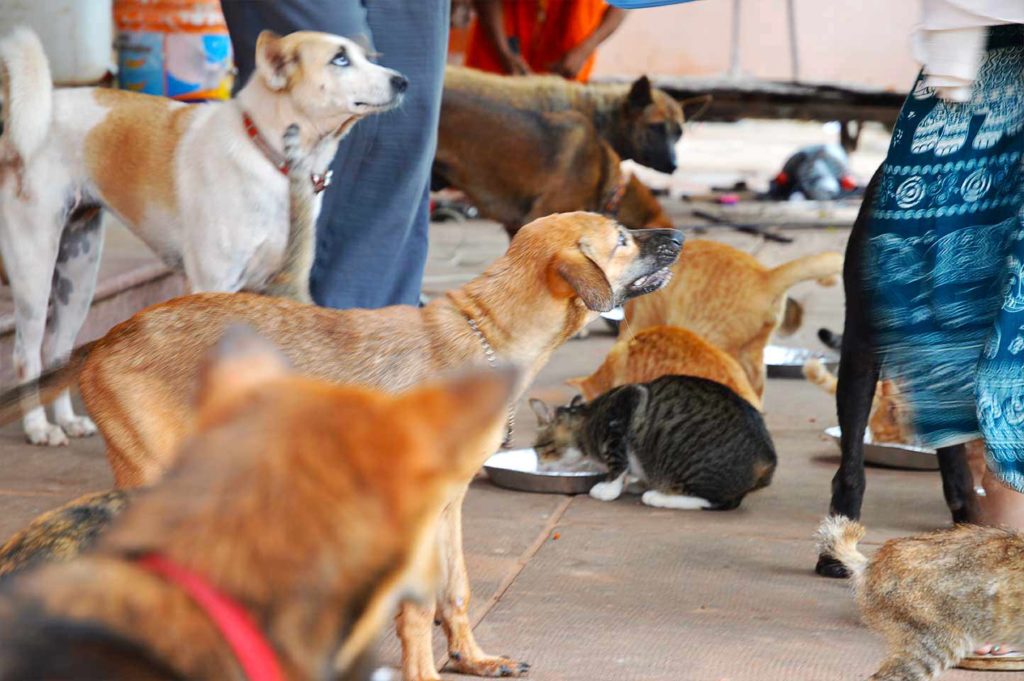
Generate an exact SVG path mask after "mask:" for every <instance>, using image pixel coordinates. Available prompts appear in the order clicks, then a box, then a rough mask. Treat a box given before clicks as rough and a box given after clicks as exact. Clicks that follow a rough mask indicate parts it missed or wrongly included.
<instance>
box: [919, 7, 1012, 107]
mask: <svg viewBox="0 0 1024 681" xmlns="http://www.w3.org/2000/svg"><path fill="white" fill-rule="evenodd" d="M921 4H922V15H921V25H920V26H919V27H918V29H917V30H916V31H915V32H914V36H913V50H914V58H915V59H917V60H918V61H919V62H921V65H922V66H923V67H924V73H925V85H927V86H929V87H932V88H935V92H936V94H937V95H938V96H939V97H942V98H943V99H949V100H952V101H957V102H965V101H967V100H969V99H970V98H971V87H972V86H973V84H974V79H975V78H976V77H977V75H978V68H979V67H980V66H981V60H982V58H983V57H984V56H985V41H986V39H987V37H988V31H987V28H988V27H989V26H998V25H1001V24H1024V0H922V3H921Z"/></svg>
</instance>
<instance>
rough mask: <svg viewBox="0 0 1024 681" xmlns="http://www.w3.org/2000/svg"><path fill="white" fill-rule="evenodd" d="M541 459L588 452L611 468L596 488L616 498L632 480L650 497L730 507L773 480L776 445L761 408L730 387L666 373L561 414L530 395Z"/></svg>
mask: <svg viewBox="0 0 1024 681" xmlns="http://www.w3.org/2000/svg"><path fill="white" fill-rule="evenodd" d="M530 406H531V407H532V408H533V410H534V413H535V414H536V415H537V419H538V421H539V426H540V429H539V432H538V434H537V441H536V444H535V445H534V447H535V448H536V450H537V455H538V457H539V459H540V461H541V463H542V465H543V466H545V467H547V468H563V469H564V468H566V467H573V466H575V465H576V464H578V463H579V462H580V461H581V460H583V459H588V460H590V461H593V462H596V463H599V464H601V465H603V466H604V467H606V468H607V469H608V477H607V480H606V481H605V482H600V483H598V484H597V485H595V486H594V488H593V489H591V490H590V496H592V497H594V498H595V499H601V500H603V501H611V500H613V499H617V498H618V497H619V495H620V494H621V493H622V489H623V487H624V486H625V484H626V483H627V482H631V481H633V480H636V481H638V482H640V483H641V484H642V485H644V486H645V487H647V488H648V489H647V491H646V492H644V494H643V497H642V499H643V503H645V504H647V505H648V506H656V507H660V508H677V509H711V510H730V509H734V508H736V507H737V506H739V505H740V502H741V501H742V500H743V497H744V496H746V495H747V494H749V493H750V492H753V491H754V490H758V489H761V488H762V487H767V486H768V485H769V484H770V483H771V480H772V474H773V473H774V471H775V464H776V456H775V446H774V445H773V444H772V439H771V436H770V435H769V434H768V429H767V428H766V427H765V424H764V419H763V418H762V416H761V413H760V412H759V411H758V410H757V409H755V408H754V407H752V406H751V405H750V403H748V402H747V401H746V400H744V399H742V398H740V397H739V396H737V395H736V393H734V392H733V391H732V390H730V389H729V388H727V387H725V386H723V385H721V384H720V383H716V382H714V381H709V380H707V379H703V378H697V377H695V376H662V377H661V378H659V379H657V380H654V381H651V382H650V383H636V384H631V385H624V386H621V387H619V388H615V389H613V390H611V391H609V392H607V393H605V394H604V395H601V396H600V397H598V398H597V399H595V400H593V401H592V402H589V403H584V402H583V399H582V398H580V397H577V398H576V399H574V400H573V402H572V403H571V404H570V405H569V406H566V407H558V408H557V409H556V410H555V411H554V413H553V414H552V413H551V410H550V409H549V408H548V406H547V405H546V404H545V403H543V402H541V401H540V400H536V399H534V400H530Z"/></svg>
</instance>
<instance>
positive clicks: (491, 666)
mask: <svg viewBox="0 0 1024 681" xmlns="http://www.w3.org/2000/svg"><path fill="white" fill-rule="evenodd" d="M448 655H449V658H450V661H449V663H448V667H449V669H450V670H451V671H454V672H458V673H460V674H468V675H470V676H486V677H488V678H519V677H520V676H526V674H527V673H528V672H529V671H530V665H529V664H527V663H526V662H516V661H515V660H513V659H511V658H508V657H504V656H502V657H478V658H468V657H466V656H465V655H462V654H460V653H457V652H452V653H449V654H448Z"/></svg>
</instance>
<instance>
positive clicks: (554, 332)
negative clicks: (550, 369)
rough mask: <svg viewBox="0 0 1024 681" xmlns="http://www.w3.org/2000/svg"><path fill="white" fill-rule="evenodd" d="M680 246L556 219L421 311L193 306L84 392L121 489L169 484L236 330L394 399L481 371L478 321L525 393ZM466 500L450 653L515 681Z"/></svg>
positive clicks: (452, 516) (449, 564)
mask: <svg viewBox="0 0 1024 681" xmlns="http://www.w3.org/2000/svg"><path fill="white" fill-rule="evenodd" d="M621 239H625V241H626V243H625V245H619V242H620V240H621ZM679 239H681V236H680V235H679V234H678V233H676V232H672V233H667V232H659V231H651V230H642V231H639V232H634V233H632V234H629V233H625V232H624V231H623V230H622V228H621V227H619V226H618V225H616V224H615V223H614V222H613V221H612V220H609V219H608V218H604V217H601V216H598V215H591V214H586V213H571V214H562V215H552V216H548V217H546V218H542V219H540V220H537V221H535V222H534V223H532V224H530V225H527V226H526V227H525V228H523V230H522V231H521V232H520V234H519V235H517V236H516V238H515V239H514V240H513V241H512V243H511V245H510V246H509V250H508V252H507V253H506V254H505V255H504V256H503V257H502V258H499V259H498V260H497V261H496V262H495V263H493V264H492V265H491V266H490V267H489V268H488V269H487V271H485V272H484V273H483V274H482V275H481V276H479V277H477V278H476V279H474V280H473V281H471V282H469V283H468V284H466V285H465V286H463V287H462V288H460V289H457V290H455V291H451V292H449V293H448V295H447V296H445V297H443V298H440V299H438V300H435V301H433V302H432V303H430V304H429V305H427V306H426V307H424V308H416V307H406V306H402V307H390V308H384V309H381V310H330V309H325V308H320V307H316V306H312V305H302V304H299V303H296V302H294V301H289V300H282V299H276V298H270V297H266V296H255V295H250V294H198V295H192V296H186V297H184V298H179V299H176V300H173V301H170V302H168V303H164V304H161V305H156V306H154V307H151V308H148V309H147V310H144V311H143V312H141V313H139V314H137V315H135V316H134V317H132V318H131V319H129V320H128V321H127V322H124V323H122V324H120V325H118V326H116V327H114V329H112V330H111V331H110V332H109V333H108V334H107V335H106V336H105V337H104V338H103V339H101V340H99V341H97V342H96V343H95V344H94V346H93V348H92V350H91V352H90V353H89V355H88V358H87V359H86V360H85V365H84V367H83V369H82V371H81V375H80V380H79V384H80V387H81V390H82V395H83V398H84V399H85V402H86V406H87V407H88V409H89V411H90V415H91V416H92V417H93V418H94V419H95V420H96V422H97V425H98V426H99V428H100V431H101V432H102V433H103V436H104V438H105V439H106V441H107V445H108V451H107V455H108V458H109V460H110V463H111V466H112V468H113V470H114V475H115V480H116V482H117V484H118V485H119V486H134V485H140V484H145V483H147V482H149V481H152V480H155V479H157V478H158V477H159V476H160V475H161V474H162V473H163V471H164V470H165V469H166V467H167V466H168V465H169V464H170V463H171V462H172V461H173V459H174V455H175V452H176V451H177V449H178V447H179V446H180V443H181V441H182V439H183V438H184V437H185V436H186V435H187V433H189V432H190V431H191V430H192V429H193V428H194V424H195V418H196V414H195V410H194V407H193V402H194V399H193V389H192V383H191V381H190V378H189V377H190V376H192V375H194V374H195V371H196V369H197V367H198V366H199V365H200V363H201V361H202V357H203V356H204V355H205V353H206V352H207V351H208V349H209V348H210V347H211V346H212V345H213V344H214V343H215V341H216V339H217V338H218V337H219V336H220V334H221V333H222V332H223V330H224V328H225V326H227V325H228V324H230V323H232V322H233V321H237V320H241V321H244V322H245V323H246V324H248V325H250V326H252V327H254V328H255V329H256V330H257V331H258V332H259V333H260V334H261V335H263V336H265V337H267V338H268V339H269V340H271V341H272V342H274V343H275V345H277V346H278V347H280V348H281V351H282V353H283V354H284V355H285V356H286V357H288V358H289V360H290V361H291V362H293V363H294V364H295V366H296V368H297V369H298V370H300V371H302V372H304V373H307V374H310V375H313V376H316V377H318V378H322V379H327V380H332V381H338V382H346V383H356V384H363V385H369V386H373V387H375V388H380V389H385V390H391V391H395V390H402V389H404V388H407V387H408V386H410V385H413V384H415V383H417V382H419V381H422V380H425V379H429V378H431V377H433V376H436V375H438V374H439V373H441V372H444V371H449V370H453V369H459V368H464V367H466V366H471V365H478V364H483V363H484V361H485V358H484V353H483V349H482V346H481V343H480V340H479V338H478V337H477V336H476V335H475V334H474V333H473V331H472V329H471V328H470V327H469V324H468V322H467V319H473V320H474V321H475V322H476V324H477V325H478V327H479V329H480V331H481V333H483V334H484V336H485V337H486V338H487V339H488V342H489V343H490V345H491V347H493V349H494V351H495V353H496V354H497V356H498V358H499V359H502V360H504V361H509V362H514V363H515V364H517V365H519V366H521V367H522V368H523V370H524V376H523V381H522V383H521V385H520V386H519V390H520V391H521V390H523V389H525V386H526V385H527V384H528V383H529V381H531V380H532V379H533V377H534V376H535V375H536V374H537V372H538V371H539V370H540V368H541V367H542V366H543V365H544V364H545V363H546V362H547V360H548V358H549V357H550V356H551V353H552V352H554V350H555V349H556V348H557V347H558V346H559V345H561V344H562V343H563V342H565V341H566V340H568V339H569V338H571V337H572V336H573V335H574V334H576V333H577V332H578V331H579V330H580V329H581V328H582V327H583V326H584V325H585V324H586V323H587V322H589V321H591V320H592V319H593V318H594V317H595V311H606V310H610V309H611V308H613V307H614V306H615V305H616V304H618V303H619V302H621V300H622V299H623V298H625V297H626V295H627V294H635V293H637V292H638V291H634V290H632V289H630V285H631V284H632V282H634V281H635V280H636V279H638V278H640V277H641V276H645V275H648V274H650V273H652V272H655V271H658V270H660V269H661V268H665V267H667V266H668V265H670V264H671V262H673V261H674V260H675V257H676V255H677V254H678V240H679ZM73 361H76V362H77V361H80V356H76V357H75V358H73ZM70 373H71V372H65V374H64V375H62V376H60V377H59V378H61V379H62V380H67V379H68V378H69V374H70ZM49 387H50V388H52V386H49ZM43 388H44V390H46V389H48V386H46V385H43ZM15 402H16V401H15ZM2 411H3V410H2V409H0V413H2ZM311 418H312V417H311ZM502 422H503V419H502V418H496V419H495V421H494V423H493V424H492V430H491V437H490V439H489V440H488V441H486V442H482V443H480V445H479V449H478V452H477V456H478V458H477V463H478V464H482V463H483V461H484V460H485V458H486V456H488V455H489V454H490V453H492V452H493V451H494V449H495V448H497V446H498V443H499V441H500V440H501V433H502V431H503V428H502V425H503V423H502ZM466 482H467V483H468V478H467V480H466ZM464 494H465V487H464V486H463V487H462V488H461V489H460V490H459V491H458V492H456V493H454V494H453V496H452V498H451V500H450V504H449V506H448V508H447V509H446V511H445V514H444V515H443V518H442V521H441V527H440V530H439V546H440V552H441V557H442V561H443V563H444V565H445V566H446V569H445V577H446V581H445V584H444V585H443V588H442V593H441V594H440V595H439V600H438V605H439V607H440V613H439V614H440V619H441V620H442V622H443V624H444V627H445V631H446V633H447V634H448V641H449V651H450V652H451V653H452V655H453V659H454V660H455V661H454V666H455V668H456V669H458V670H460V671H463V672H466V673H474V674H478V675H487V676H490V675H498V674H502V673H505V675H518V674H519V673H520V672H521V669H520V667H519V666H518V665H517V663H514V662H511V661H508V660H505V659H503V658H497V657H491V656H487V655H485V654H484V653H483V652H482V651H481V650H480V648H479V647H478V646H477V644H476V642H475V640H474V638H473V635H472V630H471V627H470V624H469V617H468V607H469V582H468V578H467V577H466V574H465V563H464V561H463V557H462V545H461V503H462V496H463V495H464ZM432 605H433V604H431V606H429V607H422V608H412V607H407V608H406V609H405V610H404V611H403V616H402V618H401V619H400V623H399V635H400V637H401V639H402V643H403V651H404V653H403V654H404V663H403V668H404V671H405V675H406V678H407V679H436V678H438V677H437V671H436V669H435V667H434V662H433V653H432V649H431V645H430V635H431V629H432V622H433V619H434V610H433V607H432Z"/></svg>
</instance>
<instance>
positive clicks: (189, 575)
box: [138, 553, 285, 681]
mask: <svg viewBox="0 0 1024 681" xmlns="http://www.w3.org/2000/svg"><path fill="white" fill-rule="evenodd" d="M138 564H139V566H140V567H142V568H143V569H144V570H146V571H147V572H149V573H151V574H154V575H158V576H160V577H163V578H164V579H165V580H167V581H168V582H170V583H171V584H174V585H175V586H178V587H180V588H181V590H182V591H184V592H185V593H186V594H188V596H189V598H191V599H192V602H194V603H195V604H196V605H198V606H199V609H200V610H202V611H203V612H204V613H206V616H207V617H209V618H210V621H212V622H213V624H214V626H215V627H216V628H217V629H218V630H220V633H221V635H222V636H224V640H226V641H227V643H228V645H229V646H230V647H231V650H232V652H233V653H234V654H235V658H236V659H237V660H238V663H239V664H240V665H241V666H242V671H243V672H244V673H245V677H246V678H247V679H248V680H249V681H285V676H284V674H283V673H282V672H281V665H280V664H279V663H278V661H277V655H276V654H275V653H274V649H273V648H272V647H271V646H270V643H269V642H268V641H267V638H266V637H265V636H264V635H263V632H261V631H260V630H259V627H257V626H256V623H255V622H253V620H252V617H250V616H249V613H247V612H246V611H245V609H244V608H243V607H242V606H241V605H239V604H238V602H237V601H235V600H233V599H232V598H231V597H230V596H228V595H226V594H224V593H221V592H220V591H218V590H217V589H216V588H215V587H214V586H213V585H212V584H210V582H208V581H207V580H206V579H204V578H203V577H202V576H201V575H198V574H196V573H195V572H192V571H191V570H188V569H186V568H184V567H182V566H181V565H179V564H177V563H175V562H174V561H172V560H171V559H170V558H167V557H166V556H162V555H160V554H158V553H151V554H149V555H146V556H143V557H142V558H139V560H138Z"/></svg>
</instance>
